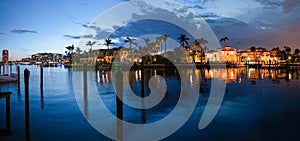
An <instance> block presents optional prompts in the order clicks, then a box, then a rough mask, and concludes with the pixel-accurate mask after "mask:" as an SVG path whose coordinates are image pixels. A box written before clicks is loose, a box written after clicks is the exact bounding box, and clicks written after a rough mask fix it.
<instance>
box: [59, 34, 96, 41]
mask: <svg viewBox="0 0 300 141" xmlns="http://www.w3.org/2000/svg"><path fill="white" fill-rule="evenodd" d="M63 37H66V38H71V39H76V40H78V39H81V38H93V35H83V36H74V35H67V34H66V35H63Z"/></svg>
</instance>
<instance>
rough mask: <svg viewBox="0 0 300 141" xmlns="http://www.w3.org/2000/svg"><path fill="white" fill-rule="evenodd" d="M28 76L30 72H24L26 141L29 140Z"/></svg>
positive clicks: (26, 70)
mask: <svg viewBox="0 0 300 141" xmlns="http://www.w3.org/2000/svg"><path fill="white" fill-rule="evenodd" d="M29 76H30V71H29V70H28V69H25V70H24V84H25V135H26V141H29V140H30V128H29Z"/></svg>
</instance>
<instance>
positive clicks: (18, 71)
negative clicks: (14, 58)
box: [17, 66, 20, 94]
mask: <svg viewBox="0 0 300 141" xmlns="http://www.w3.org/2000/svg"><path fill="white" fill-rule="evenodd" d="M17 73H18V94H20V66H17Z"/></svg>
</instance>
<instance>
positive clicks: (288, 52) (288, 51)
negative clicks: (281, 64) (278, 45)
mask: <svg viewBox="0 0 300 141" xmlns="http://www.w3.org/2000/svg"><path fill="white" fill-rule="evenodd" d="M283 48H284V51H285V52H286V53H287V55H289V54H290V52H291V51H292V49H291V48H290V47H288V46H284V47H283Z"/></svg>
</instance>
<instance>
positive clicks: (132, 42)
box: [124, 37, 138, 59]
mask: <svg viewBox="0 0 300 141" xmlns="http://www.w3.org/2000/svg"><path fill="white" fill-rule="evenodd" d="M134 41H135V39H131V38H129V37H127V38H126V40H125V41H124V42H125V43H129V59H131V57H132V56H131V49H132V44H134V45H135V46H136V47H137V45H138V44H137V43H136V42H134Z"/></svg>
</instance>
